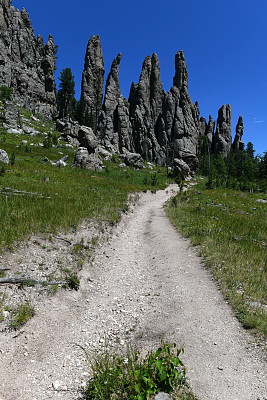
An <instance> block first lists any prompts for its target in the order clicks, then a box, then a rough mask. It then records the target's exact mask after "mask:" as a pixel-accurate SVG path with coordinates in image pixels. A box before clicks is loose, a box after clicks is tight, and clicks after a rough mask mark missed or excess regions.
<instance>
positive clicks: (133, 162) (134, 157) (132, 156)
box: [124, 153, 144, 169]
mask: <svg viewBox="0 0 267 400" xmlns="http://www.w3.org/2000/svg"><path fill="white" fill-rule="evenodd" d="M124 162H125V164H126V165H128V166H132V167H134V168H138V169H142V168H143V166H144V163H143V159H142V157H141V155H140V154H139V153H128V154H126V155H125V157H124Z"/></svg>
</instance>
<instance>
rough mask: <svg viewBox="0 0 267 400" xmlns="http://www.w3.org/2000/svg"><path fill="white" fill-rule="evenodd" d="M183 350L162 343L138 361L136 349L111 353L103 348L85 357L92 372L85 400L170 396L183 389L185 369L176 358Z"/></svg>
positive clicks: (144, 398)
mask: <svg viewBox="0 0 267 400" xmlns="http://www.w3.org/2000/svg"><path fill="white" fill-rule="evenodd" d="M181 352H182V349H176V345H175V344H168V343H163V342H162V343H161V346H160V347H159V348H158V349H157V350H156V351H155V352H153V351H151V352H148V353H147V355H146V356H145V358H143V359H141V357H140V353H139V351H138V350H136V349H133V348H129V347H128V349H127V354H126V355H125V354H119V353H115V354H110V353H109V352H108V350H107V348H105V349H104V350H103V351H102V352H100V353H99V352H97V353H96V354H95V356H93V357H88V358H89V360H90V367H91V370H92V373H93V377H92V379H91V380H90V381H89V383H88V386H87V389H86V391H85V398H86V399H87V400H93V399H94V400H109V399H122V398H127V399H138V400H147V399H149V398H150V396H151V395H153V394H156V393H158V392H161V391H163V392H165V393H171V392H173V391H174V390H177V388H180V387H185V386H186V377H185V367H184V365H183V363H182V361H181V360H180V358H179V355H180V353H181Z"/></svg>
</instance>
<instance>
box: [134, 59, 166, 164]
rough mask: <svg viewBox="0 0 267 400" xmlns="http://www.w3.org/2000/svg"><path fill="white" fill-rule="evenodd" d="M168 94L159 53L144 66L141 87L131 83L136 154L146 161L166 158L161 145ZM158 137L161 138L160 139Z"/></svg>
mask: <svg viewBox="0 0 267 400" xmlns="http://www.w3.org/2000/svg"><path fill="white" fill-rule="evenodd" d="M164 97H165V92H164V91H163V89H162V82H161V76H160V68H159V60H158V56H157V54H156V53H154V54H153V55H152V57H150V56H147V57H146V58H145V60H144V62H143V66H142V71H141V74H140V78H139V82H138V84H134V83H132V86H131V90H130V96H129V104H130V117H131V123H132V127H133V133H132V135H133V142H134V146H135V150H136V151H137V152H138V153H140V154H142V156H143V157H144V158H145V159H146V160H153V161H157V162H160V161H161V160H162V158H163V157H164V152H162V150H161V145H164V144H165V143H164V140H161V137H160V136H161V133H162V132H161V130H160V129H158V130H157V127H161V125H160V118H161V117H160V116H161V113H162V107H163V102H164ZM157 133H158V137H157Z"/></svg>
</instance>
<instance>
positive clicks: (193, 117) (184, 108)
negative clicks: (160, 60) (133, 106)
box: [163, 51, 201, 154]
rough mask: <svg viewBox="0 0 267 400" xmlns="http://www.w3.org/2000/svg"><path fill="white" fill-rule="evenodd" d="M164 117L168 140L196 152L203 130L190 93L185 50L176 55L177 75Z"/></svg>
mask: <svg viewBox="0 0 267 400" xmlns="http://www.w3.org/2000/svg"><path fill="white" fill-rule="evenodd" d="M163 119H164V121H165V127H166V134H167V139H168V141H169V142H172V143H174V145H175V146H176V147H177V150H186V151H187V152H191V153H192V154H196V149H197V143H198V136H199V135H200V132H201V127H200V122H199V109H198V104H197V103H196V104H193V103H192V101H191V98H190V96H189V93H188V72H187V66H186V62H185V58H184V53H183V51H178V53H176V55H175V76H174V78H173V86H172V87H171V89H170V91H169V92H168V93H167V96H166V98H165V101H164V106H163Z"/></svg>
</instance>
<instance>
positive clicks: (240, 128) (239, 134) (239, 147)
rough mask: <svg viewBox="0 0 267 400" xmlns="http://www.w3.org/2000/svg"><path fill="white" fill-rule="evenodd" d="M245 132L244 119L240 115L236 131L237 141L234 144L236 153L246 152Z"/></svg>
mask: <svg viewBox="0 0 267 400" xmlns="http://www.w3.org/2000/svg"><path fill="white" fill-rule="evenodd" d="M243 131H244V125H243V118H242V115H240V116H239V118H238V122H237V125H236V130H235V132H236V134H235V139H234V143H233V149H234V151H237V150H244V148H245V144H244V142H243V141H242V136H243Z"/></svg>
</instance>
